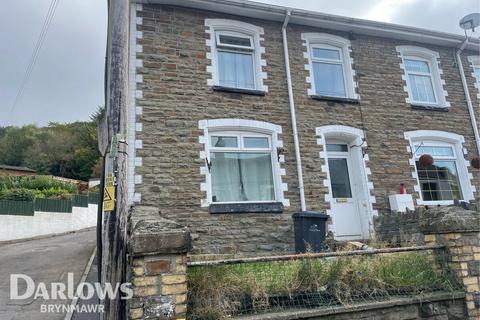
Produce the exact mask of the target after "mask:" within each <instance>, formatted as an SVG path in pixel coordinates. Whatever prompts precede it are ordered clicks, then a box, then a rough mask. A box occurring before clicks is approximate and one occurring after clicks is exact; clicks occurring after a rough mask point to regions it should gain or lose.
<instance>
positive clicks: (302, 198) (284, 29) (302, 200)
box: [282, 10, 307, 211]
mask: <svg viewBox="0 0 480 320" xmlns="http://www.w3.org/2000/svg"><path fill="white" fill-rule="evenodd" d="M291 14H292V12H291V10H288V11H287V14H286V15H285V21H284V22H283V26H282V39H283V53H284V57H285V71H286V73H287V88H288V101H289V105H290V117H291V119H292V131H293V144H294V145H295V160H296V162H297V175H298V189H299V191H300V205H301V209H302V211H307V206H306V204H305V190H304V186H303V174H302V160H301V158H300V143H299V141H298V131H297V117H296V114H295V102H294V100H293V89H292V76H291V72H290V57H289V54H288V43H287V25H288V21H289V20H290V16H291Z"/></svg>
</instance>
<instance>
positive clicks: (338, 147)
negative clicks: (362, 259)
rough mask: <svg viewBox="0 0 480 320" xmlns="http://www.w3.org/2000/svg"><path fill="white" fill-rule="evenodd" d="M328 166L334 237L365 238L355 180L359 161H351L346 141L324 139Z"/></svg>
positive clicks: (362, 216) (358, 186)
mask: <svg viewBox="0 0 480 320" xmlns="http://www.w3.org/2000/svg"><path fill="white" fill-rule="evenodd" d="M327 156H328V169H329V173H330V186H331V195H332V201H331V208H330V209H331V211H330V215H331V217H332V223H333V231H334V234H335V238H336V239H337V240H355V239H363V238H365V236H364V232H363V226H364V224H365V223H364V221H362V218H364V215H363V212H362V206H361V203H360V202H361V196H360V195H361V192H362V190H361V189H360V188H362V187H363V186H362V183H358V181H357V177H358V176H359V175H358V174H355V171H354V170H358V169H359V164H358V163H354V162H355V161H353V159H352V158H353V157H352V156H351V150H350V148H349V146H348V145H347V144H346V143H327Z"/></svg>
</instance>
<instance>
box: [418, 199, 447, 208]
mask: <svg viewBox="0 0 480 320" xmlns="http://www.w3.org/2000/svg"><path fill="white" fill-rule="evenodd" d="M454 203H455V201H453V200H442V201H423V200H417V205H419V206H430V207H437V206H451V205H453V204H454Z"/></svg>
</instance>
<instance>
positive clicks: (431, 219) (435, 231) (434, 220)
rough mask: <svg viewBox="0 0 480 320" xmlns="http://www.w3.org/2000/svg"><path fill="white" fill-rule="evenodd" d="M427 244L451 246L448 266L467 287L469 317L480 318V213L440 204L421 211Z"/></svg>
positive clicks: (448, 252) (448, 253)
mask: <svg viewBox="0 0 480 320" xmlns="http://www.w3.org/2000/svg"><path fill="white" fill-rule="evenodd" d="M420 221H421V224H420V228H421V230H422V231H423V232H424V233H425V242H426V244H429V245H431V244H441V245H445V246H446V247H447V249H446V250H447V255H446V258H447V263H448V267H449V268H450V269H451V270H452V271H453V272H455V274H456V276H457V277H458V279H459V280H460V282H461V283H463V285H464V287H465V291H466V293H467V294H466V298H465V300H466V306H467V312H468V318H466V319H471V320H473V319H480V215H479V213H478V211H477V210H475V211H474V210H465V209H462V208H461V207H455V206H451V207H436V208H431V209H429V210H426V211H425V212H422V213H421V219H420Z"/></svg>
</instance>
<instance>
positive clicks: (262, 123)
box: [127, 0, 480, 254]
mask: <svg viewBox="0 0 480 320" xmlns="http://www.w3.org/2000/svg"><path fill="white" fill-rule="evenodd" d="M130 21H131V25H130V69H129V72H130V74H129V78H130V83H129V86H130V93H131V97H130V106H129V111H128V115H127V116H128V126H129V128H128V130H129V131H128V145H129V147H128V148H129V150H128V153H129V166H128V168H129V171H128V183H129V184H128V185H129V187H128V199H129V202H130V204H135V205H138V206H149V207H154V208H157V209H158V210H159V212H160V215H161V216H162V217H165V218H167V219H170V220H174V221H176V222H178V223H180V224H182V225H185V226H187V227H188V228H189V229H190V231H191V234H192V240H193V251H192V252H194V253H215V254H224V253H232V252H233V253H236V252H238V253H244V254H253V253H268V252H270V253H273V252H285V251H290V252H291V251H292V250H293V249H294V241H293V225H292V214H293V213H295V212H298V211H313V212H326V213H327V214H328V215H329V216H330V221H329V230H330V231H332V232H333V234H334V236H335V238H336V239H337V240H353V239H361V240H365V239H372V238H375V237H376V238H378V239H380V240H384V241H393V240H395V241H397V240H399V239H400V238H402V239H400V240H405V239H404V238H408V237H409V236H408V235H409V234H413V235H414V234H415V226H414V225H415V219H416V217H415V214H413V213H411V212H410V213H402V211H405V210H404V209H405V207H408V208H410V209H413V208H414V207H417V206H424V205H431V206H433V205H449V204H453V203H454V201H456V200H458V201H466V202H477V204H478V201H479V196H478V190H480V174H479V170H478V169H475V168H473V166H471V165H470V159H472V158H473V157H474V156H475V155H476V154H478V149H477V148H478V143H479V141H478V140H476V138H475V135H477V139H478V128H477V131H475V130H474V126H475V120H476V121H477V122H478V121H479V120H480V116H479V115H480V107H479V106H480V92H479V89H480V85H479V84H480V58H479V52H478V45H479V43H478V41H476V40H474V39H473V40H471V41H470V42H469V43H467V44H466V45H464V46H463V47H462V48H461V49H462V51H461V52H459V54H458V55H457V52H458V50H459V49H460V47H461V46H462V43H463V42H464V37H463V36H459V35H452V34H446V33H442V32H437V31H430V30H423V29H417V28H412V27H407V26H399V25H393V24H387V23H380V22H373V21H366V20H358V19H352V18H346V17H339V16H332V15H327V14H323V13H317V12H307V11H304V10H297V9H289V8H285V7H280V6H273V5H266V4H261V3H256V2H249V1H243V0H242V1H240V0H212V1H207V0H179V1H169V0H149V1H133V3H132V4H131V8H130ZM458 57H460V59H461V60H460V61H459V60H458ZM459 62H461V63H459ZM462 67H463V74H464V77H465V84H466V87H467V89H468V91H467V90H465V88H464V86H463V84H462V73H461V72H460V69H459V68H462ZM466 92H469V94H470V99H471V102H470V105H469V102H468V101H467V98H466V97H467V94H466ZM472 111H473V112H472ZM473 113H475V115H474V114H473ZM422 154H429V155H431V156H432V157H433V160H434V162H433V164H432V165H429V166H424V165H422V164H421V163H420V162H419V157H420V156H421V155H422ZM402 183H403V184H404V185H405V188H406V192H407V195H404V196H398V195H396V194H398V193H399V188H400V184H402ZM409 195H411V196H412V200H411V201H410V200H409ZM392 209H395V210H397V211H398V212H392ZM134 214H135V213H134ZM402 227H405V230H404V231H403V232H404V235H403V236H402V235H400V238H398V236H399V234H400V233H402ZM409 228H410V229H409ZM417 240H418V239H417ZM420 240H421V239H420Z"/></svg>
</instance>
